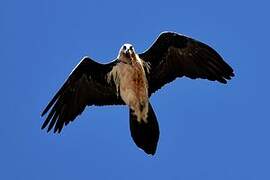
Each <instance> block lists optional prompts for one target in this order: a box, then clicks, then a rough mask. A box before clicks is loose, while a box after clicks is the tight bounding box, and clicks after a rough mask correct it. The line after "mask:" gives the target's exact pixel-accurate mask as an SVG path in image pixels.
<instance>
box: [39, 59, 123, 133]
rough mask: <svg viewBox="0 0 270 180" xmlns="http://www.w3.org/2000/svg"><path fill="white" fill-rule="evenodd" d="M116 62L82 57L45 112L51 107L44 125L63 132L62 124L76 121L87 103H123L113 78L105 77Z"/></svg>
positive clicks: (43, 126) (43, 113) (49, 128)
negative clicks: (100, 62) (101, 61)
mask: <svg viewBox="0 0 270 180" xmlns="http://www.w3.org/2000/svg"><path fill="white" fill-rule="evenodd" d="M116 63H117V61H113V62H111V63H108V64H99V63H97V62H95V61H93V60H92V59H90V58H88V57H85V58H83V59H82V60H81V62H80V63H79V64H78V65H77V66H76V67H75V68H74V69H73V71H72V72H71V73H70V75H69V77H68V78H67V80H66V81H65V83H64V84H63V86H62V87H61V88H60V90H59V91H58V92H57V93H56V94H55V96H54V97H53V98H52V100H51V101H50V102H49V104H48V105H47V107H46V108H45V109H44V111H43V112H42V116H44V115H45V114H46V113H47V112H48V111H49V110H50V112H49V114H48V116H47V117H46V120H45V121H44V123H43V125H42V129H43V128H45V127H46V126H47V125H49V127H48V131H50V130H51V129H52V128H53V127H54V132H59V133H60V132H61V130H62V128H63V126H64V125H67V124H68V123H69V122H70V121H73V120H74V119H75V118H76V117H77V116H78V115H79V114H81V113H82V112H83V110H84V108H85V107H86V106H87V105H113V104H116V105H117V104H123V101H122V99H121V98H120V97H118V96H117V91H116V86H115V84H114V82H112V81H111V82H108V81H107V79H106V77H107V76H106V75H107V73H108V72H110V70H111V69H112V68H113V66H114V65H115V64H116Z"/></svg>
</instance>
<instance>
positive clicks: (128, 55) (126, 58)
mask: <svg viewBox="0 0 270 180" xmlns="http://www.w3.org/2000/svg"><path fill="white" fill-rule="evenodd" d="M133 57H135V50H134V47H133V46H132V45H131V44H124V45H123V46H122V47H121V48H120V50H119V54H118V59H119V60H120V61H122V62H125V63H131V61H132V58H133Z"/></svg>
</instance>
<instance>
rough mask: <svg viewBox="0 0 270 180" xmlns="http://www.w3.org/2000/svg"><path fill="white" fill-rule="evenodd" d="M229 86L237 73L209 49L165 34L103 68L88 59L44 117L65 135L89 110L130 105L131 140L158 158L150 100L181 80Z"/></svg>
mask: <svg viewBox="0 0 270 180" xmlns="http://www.w3.org/2000/svg"><path fill="white" fill-rule="evenodd" d="M183 76H185V77H189V78H191V79H197V78H201V79H208V80H211V81H218V82H220V83H224V84H226V83H227V80H230V79H231V77H233V76H234V73H233V69H232V68H231V67H230V66H229V65H228V64H227V63H226V62H225V61H224V60H223V58H222V57H221V56H220V55H219V54H218V53H217V52H216V51H215V50H214V49H212V48H211V47H209V46H208V45H206V44H204V43H202V42H200V41H197V40H195V39H192V38H190V37H187V36H184V35H181V34H177V33H175V32H163V33H161V34H160V35H159V37H158V38H157V39H156V41H155V42H154V43H153V44H152V46H151V47H150V48H149V49H148V50H146V51H145V52H143V53H141V54H137V53H136V51H135V49H134V46H132V45H131V44H124V45H123V46H122V47H121V49H120V51H119V54H118V56H117V58H116V59H115V60H113V61H111V62H110V63H108V64H100V63H98V62H96V61H94V60H93V59H91V58H90V57H84V58H83V59H82V60H81V61H80V62H79V64H78V65H77V66H76V67H75V68H74V69H73V71H72V72H71V73H70V75H69V77H68V78H67V80H66V81H65V82H64V84H63V86H62V87H61V88H60V89H59V91H58V92H57V93H56V94H55V95H54V97H53V98H52V100H51V101H50V102H49V103H48V105H47V107H46V108H45V109H44V111H43V112H42V116H44V115H45V114H46V113H48V112H49V113H48V115H47V117H46V119H45V121H44V123H43V125H42V129H44V128H45V127H47V126H48V129H47V131H48V132H49V131H50V130H51V129H53V130H54V132H58V133H60V132H61V130H62V128H63V127H64V126H66V125H68V124H69V123H70V122H71V121H73V120H74V119H75V118H76V117H77V116H78V115H80V114H81V113H82V112H83V110H84V109H85V107H86V106H92V105H96V106H103V105H127V106H128V108H129V123H130V132H131V136H132V138H133V140H134V142H135V143H136V145H137V146H138V147H139V148H141V149H143V150H144V151H145V152H146V153H147V154H151V155H154V154H155V152H156V148H157V144H158V139H159V126H158V122H157V118H156V115H155V112H154V109H153V107H152V106H151V104H150V101H149V98H150V97H151V95H152V94H153V93H154V92H156V91H157V90H158V89H160V88H161V87H162V86H164V85H165V84H167V83H170V82H172V81H173V80H175V79H176V78H178V77H183Z"/></svg>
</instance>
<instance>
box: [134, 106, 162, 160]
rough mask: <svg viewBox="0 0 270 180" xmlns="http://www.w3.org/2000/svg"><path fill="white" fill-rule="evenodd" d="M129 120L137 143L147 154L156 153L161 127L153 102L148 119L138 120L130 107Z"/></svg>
mask: <svg viewBox="0 0 270 180" xmlns="http://www.w3.org/2000/svg"><path fill="white" fill-rule="evenodd" d="M129 121H130V122H129V123H130V132H131V136H132V139H133V140H134V142H135V143H136V145H137V146H138V147H139V148H141V149H143V150H144V152H146V153H147V154H152V155H154V154H155V152H156V148H157V144H158V139H159V127H158V122H157V118H156V115H155V112H154V110H153V108H152V106H151V104H150V103H149V110H148V116H147V121H142V120H141V121H138V119H137V117H136V115H135V114H134V112H133V110H132V109H129Z"/></svg>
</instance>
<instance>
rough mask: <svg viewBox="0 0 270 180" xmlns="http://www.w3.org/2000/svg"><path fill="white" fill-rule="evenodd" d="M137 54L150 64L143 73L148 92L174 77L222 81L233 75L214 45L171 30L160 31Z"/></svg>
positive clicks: (224, 81) (150, 92)
mask: <svg viewBox="0 0 270 180" xmlns="http://www.w3.org/2000/svg"><path fill="white" fill-rule="evenodd" d="M139 56H140V58H141V59H143V60H144V61H145V62H146V63H147V64H148V65H149V66H150V68H149V70H148V73H147V78H148V84H149V95H151V94H152V93H154V92H155V91H156V90H158V89H160V88H161V87H162V86H163V85H165V84H167V83H169V82H171V81H173V80H174V79H176V78H177V77H182V76H186V77H189V78H191V79H196V78H202V79H208V80H211V81H215V80H217V81H219V82H221V83H226V82H227V80H229V79H231V77H233V76H234V73H233V69H232V68H231V67H230V66H229V65H228V64H227V63H226V62H225V61H224V60H223V59H222V57H221V56H220V55H219V54H218V53H217V52H216V51H215V50H214V49H212V48H211V47H209V46H208V45H206V44H204V43H202V42H199V41H197V40H194V39H192V38H189V37H186V36H184V35H180V34H177V33H174V32H164V33H162V34H160V35H159V37H158V38H157V40H156V41H155V42H154V43H153V45H152V46H151V47H150V48H149V49H148V50H146V51H145V52H144V53H141V54H139ZM146 72H147V71H146Z"/></svg>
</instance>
